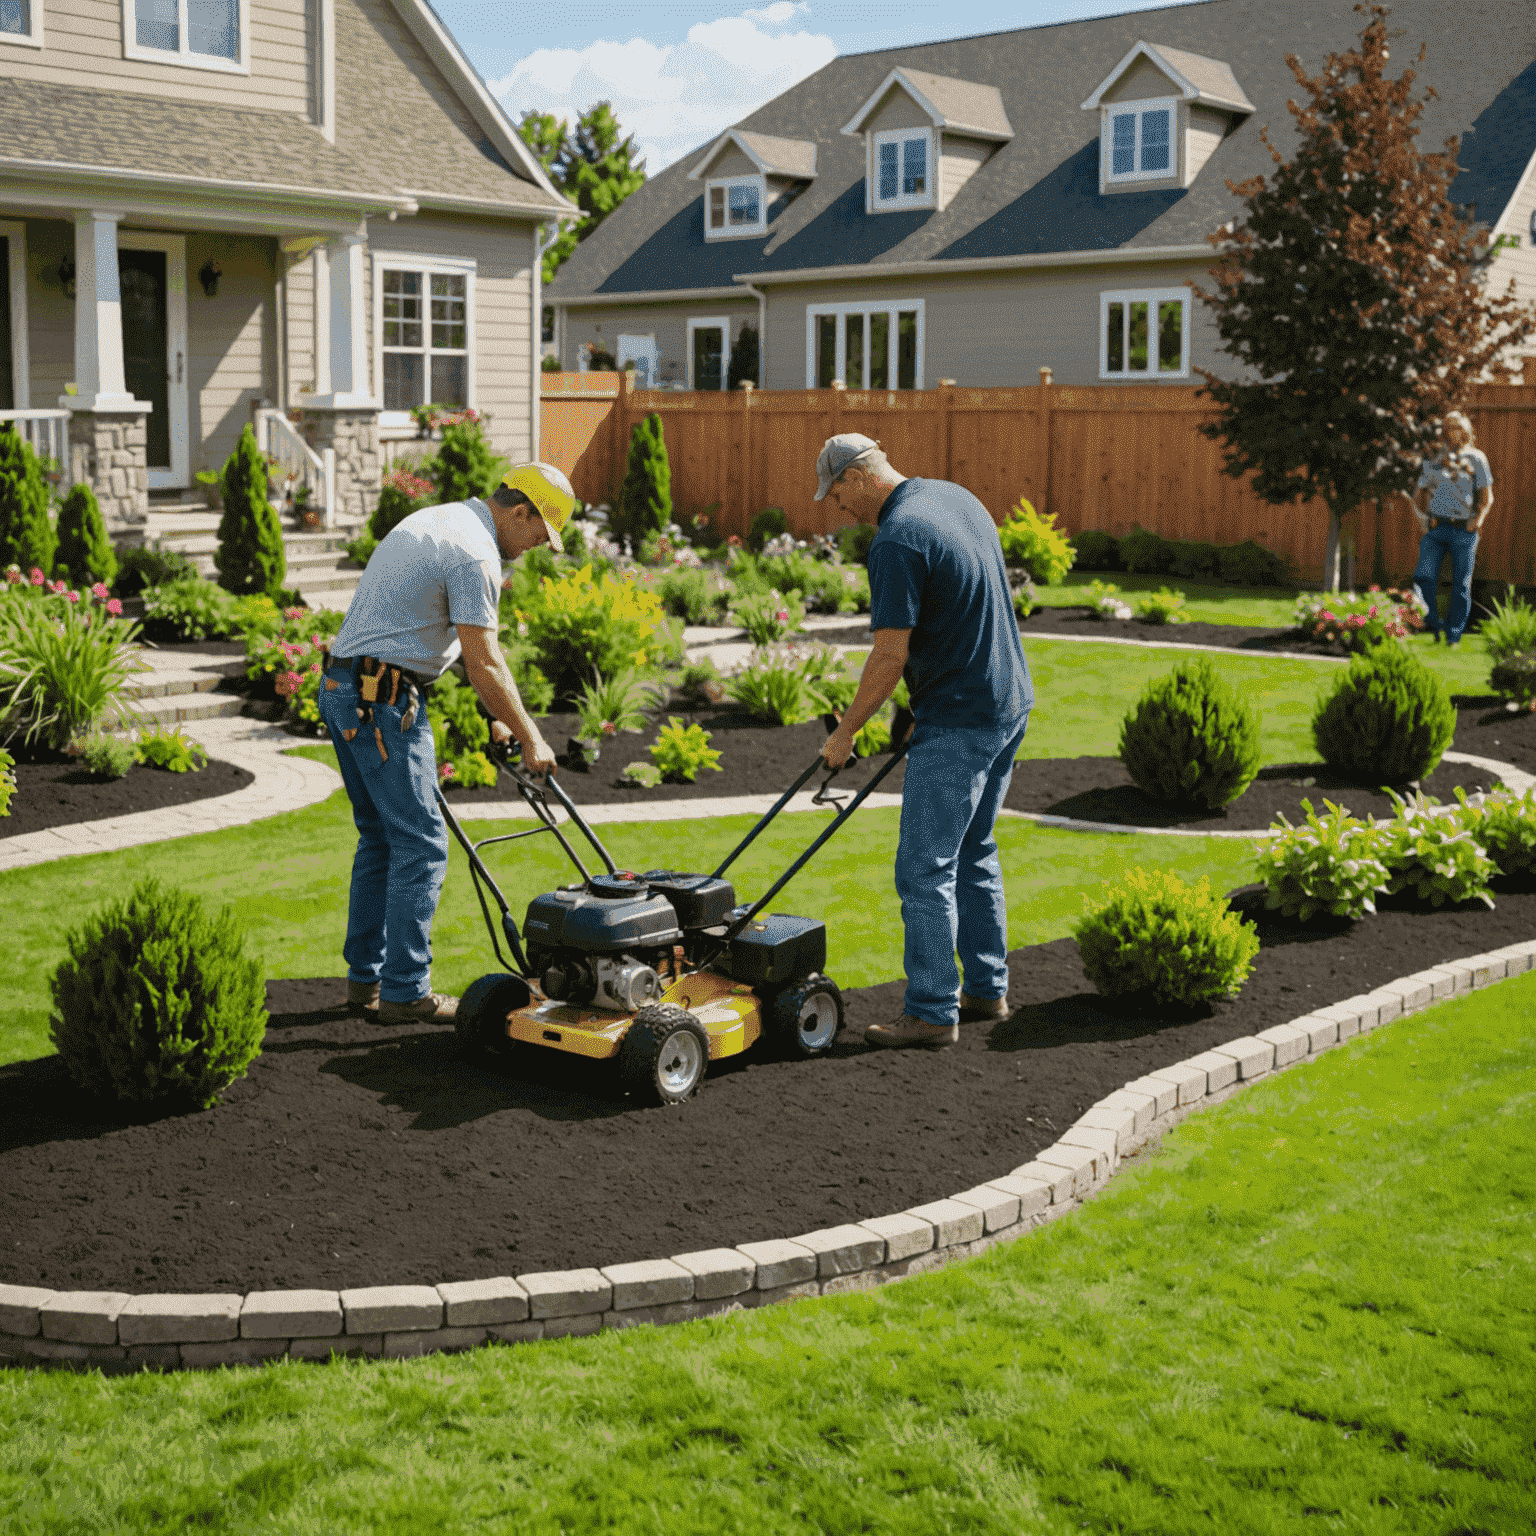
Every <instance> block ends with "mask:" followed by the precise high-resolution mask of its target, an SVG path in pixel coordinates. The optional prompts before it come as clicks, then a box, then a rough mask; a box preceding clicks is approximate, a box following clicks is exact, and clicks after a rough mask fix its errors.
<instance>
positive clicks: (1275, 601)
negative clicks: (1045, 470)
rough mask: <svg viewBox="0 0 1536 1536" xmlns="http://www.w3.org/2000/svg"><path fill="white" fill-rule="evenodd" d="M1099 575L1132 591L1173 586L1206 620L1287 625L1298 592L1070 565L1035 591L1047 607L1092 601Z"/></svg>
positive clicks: (1194, 613) (1191, 610)
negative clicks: (1071, 568)
mask: <svg viewBox="0 0 1536 1536" xmlns="http://www.w3.org/2000/svg"><path fill="white" fill-rule="evenodd" d="M1096 581H1102V582H1104V583H1105V584H1106V585H1109V586H1115V587H1119V589H1120V590H1121V591H1122V592H1129V593H1133V594H1139V593H1142V592H1156V591H1157V590H1158V589H1159V588H1160V587H1172V588H1173V590H1174V591H1175V592H1182V593H1183V594H1184V595H1185V597H1187V598H1188V599H1189V607H1188V609H1187V610H1186V611H1187V612H1188V614H1189V616H1190V618H1191V619H1194V620H1198V621H1199V622H1200V623H1202V624H1253V625H1257V626H1258V627H1259V628H1260V629H1288V628H1289V627H1290V625H1291V620H1292V615H1293V614H1294V613H1295V611H1296V596H1297V594H1296V590H1295V589H1294V588H1292V587H1228V586H1223V585H1222V584H1221V583H1220V582H1215V581H1195V580H1192V579H1190V578H1188V577H1183V576H1133V575H1132V574H1131V573H1130V572H1129V571H1068V572H1067V575H1066V578H1065V579H1064V580H1063V581H1062V583H1061V585H1060V586H1055V587H1043V586H1037V587H1036V588H1035V597H1036V599H1037V600H1038V601H1039V603H1040V604H1041V606H1042V607H1045V608H1070V607H1072V606H1073V605H1074V604H1079V603H1085V602H1087V601H1088V597H1087V592H1088V588H1089V587H1090V586H1092V585H1093V583H1094V582H1096ZM1133 602H1134V600H1133Z"/></svg>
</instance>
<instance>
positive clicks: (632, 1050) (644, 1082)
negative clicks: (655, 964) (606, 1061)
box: [619, 1003, 709, 1104]
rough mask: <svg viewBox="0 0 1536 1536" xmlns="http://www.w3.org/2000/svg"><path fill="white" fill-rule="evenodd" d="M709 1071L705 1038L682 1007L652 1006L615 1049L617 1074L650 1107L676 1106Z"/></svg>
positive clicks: (705, 1034)
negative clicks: (659, 1105)
mask: <svg viewBox="0 0 1536 1536" xmlns="http://www.w3.org/2000/svg"><path fill="white" fill-rule="evenodd" d="M708 1068H709V1035H708V1034H707V1033H706V1032H705V1029H704V1026H703V1025H702V1024H700V1023H699V1021H698V1020H697V1019H696V1018H694V1016H693V1015H692V1014H691V1013H689V1012H688V1011H687V1010H686V1009H683V1008H679V1007H677V1006H676V1005H675V1004H673V1003H651V1004H650V1005H648V1006H647V1007H645V1008H642V1009H641V1010H640V1011H639V1013H637V1014H636V1015H635V1020H634V1023H632V1024H631V1025H630V1026H629V1028H628V1029H627V1030H626V1031H625V1034H624V1043H623V1044H622V1045H621V1046H620V1047H619V1075H620V1076H621V1077H622V1078H623V1080H624V1086H625V1087H626V1088H627V1089H628V1090H629V1091H630V1092H631V1093H633V1094H635V1095H637V1096H638V1097H640V1098H643V1099H645V1100H646V1101H647V1102H649V1103H652V1104H681V1103H682V1102H683V1101H684V1100H685V1099H688V1098H690V1097H691V1096H692V1095H693V1092H694V1090H695V1089H696V1088H697V1087H698V1086H699V1084H700V1083H701V1082H702V1081H703V1079H704V1073H705V1072H706V1071H707V1070H708Z"/></svg>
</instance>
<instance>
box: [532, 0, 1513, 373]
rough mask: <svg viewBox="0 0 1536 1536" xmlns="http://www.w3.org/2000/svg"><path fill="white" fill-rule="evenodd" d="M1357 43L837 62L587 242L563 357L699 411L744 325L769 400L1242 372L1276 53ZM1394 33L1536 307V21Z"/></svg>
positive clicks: (1155, 27) (673, 171)
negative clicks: (1240, 227)
mask: <svg viewBox="0 0 1536 1536" xmlns="http://www.w3.org/2000/svg"><path fill="white" fill-rule="evenodd" d="M1362 25H1363V21H1362V19H1361V18H1360V17H1359V16H1358V15H1357V14H1356V12H1355V9H1354V5H1353V0H1315V3H1314V4H1311V5H1309V6H1307V7H1306V8H1305V13H1304V14H1303V13H1302V12H1300V11H1298V10H1297V9H1296V8H1295V7H1290V8H1287V7H1284V6H1281V7H1276V6H1274V5H1273V4H1271V3H1269V0H1205V3H1201V4H1191V5H1173V6H1168V7H1165V8H1163V9H1160V10H1157V11H1155V12H1143V13H1132V14H1127V15H1120V16H1107V17H1101V18H1098V19H1095V20H1090V21H1078V22H1069V23H1064V24H1061V25H1058V26H1043V27H1031V28H1026V29H1023V30H1020V31H1015V32H1003V33H996V34H993V35H989V36H985V37H971V38H961V39H957V40H954V41H948V42H936V43H930V44H927V45H924V46H921V47H914V48H901V49H894V50H885V51H881V52H878V53H870V54H858V55H850V56H846V57H842V58H838V59H835V60H833V61H832V62H831V63H830V64H828V65H827V66H825V68H823V69H821V70H819V71H818V72H817V73H816V74H814V75H812V76H811V77H809V78H808V79H807V80H805V81H803V82H802V83H801V84H800V85H798V86H795V87H794V88H793V89H791V90H789V91H786V92H785V93H784V94H783V95H782V96H779V97H777V98H775V100H773V101H772V102H770V103H768V105H767V106H765V107H763V108H761V109H760V110H759V111H757V112H755V113H753V114H752V115H751V116H750V117H748V118H746V119H744V120H743V121H742V122H741V123H739V124H738V125H736V127H734V128H732V129H731V130H729V131H728V132H727V133H725V134H724V135H722V136H721V137H720V138H719V139H717V140H715V141H713V142H712V143H710V144H708V145H706V146H704V147H702V148H701V149H699V150H698V151H696V152H695V153H693V154H692V155H690V156H687V157H685V158H684V159H683V160H681V161H680V162H678V163H677V164H675V165H673V166H670V167H668V169H667V170H665V171H663V172H662V173H661V174H660V175H657V176H655V177H653V178H651V180H649V181H648V182H647V183H646V185H645V186H644V187H642V188H641V189H640V190H639V191H637V192H636V193H635V194H634V195H633V196H631V197H630V198H629V199H627V200H626V201H625V203H624V204H623V205H622V206H621V207H620V208H619V209H618V210H617V211H616V212H615V213H614V214H612V215H611V216H610V217H609V218H608V219H607V220H606V221H605V222H604V223H603V225H602V226H601V228H599V229H598V230H596V231H595V232H594V233H593V234H592V235H591V237H590V238H588V239H587V240H585V241H583V242H582V244H581V245H580V246H579V247H578V248H577V250H576V252H575V253H574V255H572V257H571V258H570V259H569V260H568V261H567V262H566V263H565V264H564V265H563V266H562V267H561V269H560V271H559V272H558V273H557V274H556V276H555V279H554V281H553V282H552V283H551V284H550V286H549V291H548V293H547V295H546V303H547V304H548V305H549V306H550V307H551V308H552V310H553V322H554V325H553V330H554V350H555V351H556V353H557V355H558V356H559V357H560V360H561V363H562V365H563V366H564V367H566V368H570V369H577V368H583V367H585V366H587V365H588V364H589V363H590V359H591V356H592V354H593V352H594V351H598V352H604V353H608V354H611V355H612V356H613V357H614V359H615V361H616V362H617V363H618V364H619V365H620V366H626V365H627V364H631V363H632V364H633V365H634V366H635V367H636V368H637V370H638V371H639V373H640V374H641V375H642V376H641V377H638V378H637V382H638V383H641V384H651V385H652V386H655V385H661V386H662V387H668V386H671V387H677V388H683V389H686V388H700V387H702V388H720V387H722V386H723V385H724V384H725V383H727V382H728V374H729V368H730V359H731V356H732V353H733V351H734V350H735V348H736V347H737V346H738V345H739V344H740V339H741V333H742V330H743V328H744V327H751V328H753V329H754V330H755V331H756V332H757V336H758V339H759V343H760V345H759V348H758V354H759V368H758V376H757V380H756V382H757V384H758V386H759V387H760V388H768V389H806V388H815V387H823V388H824V387H827V386H828V385H831V384H833V383H835V382H838V381H841V382H842V383H844V384H845V385H846V386H847V387H848V388H849V389H861V388H862V389H887V390H897V389H924V388H931V387H933V386H934V385H936V384H938V383H939V382H940V380H941V379H952V380H954V381H956V382H958V383H959V384H961V385H970V386H988V385H991V386H1008V385H1020V384H1033V383H1035V382H1037V381H1038V378H1039V370H1040V369H1041V368H1050V369H1051V370H1052V373H1053V376H1054V378H1055V381H1056V382H1057V383H1058V384H1067V385H1074V384H1075V385H1087V384H1095V385H1097V384H1111V385H1112V384H1117V383H1126V384H1146V383H1177V384H1189V383H1192V382H1198V380H1199V375H1198V373H1197V372H1196V370H1197V369H1199V368H1202V367H1204V368H1209V369H1210V370H1211V371H1212V372H1214V373H1217V374H1223V373H1226V372H1229V371H1231V370H1232V369H1233V368H1234V366H1235V365H1234V363H1233V361H1232V359H1231V358H1229V357H1228V356H1227V355H1226V354H1225V353H1224V352H1223V351H1222V350H1221V349H1220V341H1219V337H1218V336H1217V334H1216V331H1215V328H1214V326H1213V325H1212V324H1211V323H1210V321H1209V319H1208V318H1207V315H1208V311H1207V310H1206V309H1205V306H1203V305H1202V304H1201V303H1200V302H1199V300H1198V296H1197V292H1196V290H1197V288H1199V287H1201V286H1204V287H1207V288H1209V287H1210V286H1211V285H1210V281H1209V277H1208V273H1209V270H1210V266H1211V262H1212V259H1213V250H1212V247H1211V245H1210V236H1211V235H1212V234H1214V233H1215V232H1216V231H1217V230H1218V229H1220V227H1221V226H1222V225H1223V224H1225V223H1226V222H1227V221H1228V220H1229V219H1231V218H1233V217H1235V216H1237V215H1238V214H1239V212H1240V205H1239V204H1238V202H1237V200H1236V199H1235V198H1234V197H1233V196H1232V194H1231V193H1230V192H1229V191H1228V189H1227V188H1228V183H1229V182H1241V181H1243V180H1245V179H1247V178H1249V177H1251V176H1253V175H1255V174H1259V173H1266V174H1267V173H1268V172H1270V171H1271V170H1272V169H1273V164H1272V162H1271V159H1270V154H1269V151H1268V150H1267V149H1266V148H1265V146H1264V144H1263V143H1262V141H1261V139H1260V130H1261V129H1265V128H1267V130H1268V133H1269V136H1270V138H1271V140H1272V141H1273V142H1274V143H1276V144H1277V145H1278V146H1279V148H1280V149H1281V151H1282V152H1286V151H1288V149H1289V147H1290V145H1291V143H1292V142H1293V126H1292V120H1291V116H1290V114H1289V112H1288V111H1287V109H1286V102H1287V99H1288V98H1290V97H1293V96H1295V95H1296V94H1297V86H1296V81H1295V78H1294V76H1293V75H1292V73H1291V70H1290V68H1289V67H1288V66H1287V64H1286V62H1285V56H1286V54H1287V53H1295V54H1297V55H1299V56H1300V58H1301V61H1302V64H1303V67H1304V68H1306V69H1307V71H1308V72H1309V73H1311V74H1316V73H1319V72H1320V71H1321V69H1322V67H1323V64H1324V62H1325V60H1326V56H1327V55H1328V53H1329V52H1344V51H1346V50H1348V49H1349V48H1350V47H1352V46H1353V45H1354V44H1355V43H1356V42H1357V40H1358V35H1359V32H1360V29H1361V27H1362ZM1391 25H1392V27H1393V29H1394V35H1395V36H1396V35H1398V34H1401V38H1402V41H1401V42H1400V43H1399V44H1398V45H1397V47H1398V50H1400V53H1401V57H1402V59H1403V60H1405V61H1408V60H1412V61H1413V67H1414V68H1415V70H1416V71H1417V74H1418V79H1417V82H1416V85H1415V87H1414V89H1415V94H1416V95H1417V94H1418V93H1420V92H1421V91H1422V90H1423V88H1424V87H1425V86H1433V87H1434V88H1435V91H1436V93H1437V96H1436V99H1434V100H1433V101H1431V102H1430V103H1429V104H1428V106H1427V107H1426V109H1425V111H1424V114H1423V116H1422V118H1421V119H1420V142H1421V143H1423V144H1424V145H1425V146H1426V147H1428V148H1434V149H1438V148H1439V147H1440V146H1441V144H1442V143H1443V141H1444V140H1445V139H1447V138H1448V137H1450V136H1452V135H1457V136H1459V137H1460V138H1461V148H1460V152H1459V161H1458V163H1459V165H1460V167H1461V172H1460V175H1459V177H1458V179H1457V181H1456V182H1455V184H1454V185H1453V188H1452V195H1453V197H1455V198H1456V199H1457V201H1458V202H1460V203H1462V204H1463V205H1464V206H1471V207H1474V208H1475V210H1476V218H1477V220H1478V222H1479V223H1481V224H1482V225H1484V226H1485V227H1486V231H1487V234H1486V238H1487V245H1488V256H1487V260H1486V261H1485V263H1484V264H1483V268H1482V272H1483V278H1484V281H1485V282H1488V283H1490V284H1492V285H1493V286H1494V287H1495V288H1497V289H1498V290H1499V291H1501V292H1502V290H1503V289H1504V288H1505V287H1506V286H1507V285H1508V283H1509V282H1510V281H1511V280H1513V281H1514V282H1515V284H1516V291H1517V294H1518V296H1519V297H1520V298H1521V299H1522V300H1523V301H1524V302H1525V303H1527V304H1536V225H1533V223H1532V219H1533V215H1536V7H1532V6H1531V5H1530V4H1529V3H1527V0H1483V3H1480V4H1477V5H1472V6H1460V7H1447V6H1445V5H1444V4H1442V3H1441V0H1399V3H1397V4H1395V5H1394V6H1393V8H1392V19H1391ZM1421 42H1423V43H1426V44H1427V45H1428V51H1427V54H1426V57H1425V59H1424V61H1423V63H1422V64H1419V63H1418V62H1417V60H1416V55H1417V53H1418V47H1419V44H1420V43H1421ZM1520 362H1521V359H1518V358H1514V357H1511V358H1509V359H1507V363H1508V366H1510V367H1511V368H1515V367H1518V366H1519V365H1520Z"/></svg>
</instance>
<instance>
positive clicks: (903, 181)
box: [874, 128, 933, 208]
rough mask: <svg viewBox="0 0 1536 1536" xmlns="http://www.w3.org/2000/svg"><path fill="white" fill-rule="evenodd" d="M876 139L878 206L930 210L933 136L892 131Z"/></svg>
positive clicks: (906, 130)
mask: <svg viewBox="0 0 1536 1536" xmlns="http://www.w3.org/2000/svg"><path fill="white" fill-rule="evenodd" d="M874 139H875V206H876V207H877V208H929V207H932V205H933V193H932V186H933V176H932V174H931V170H930V160H931V158H932V139H933V135H932V134H931V133H929V132H928V130H927V129H925V128H919V129H911V128H892V129H889V130H887V131H886V132H884V133H877V134H875V136H874Z"/></svg>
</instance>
